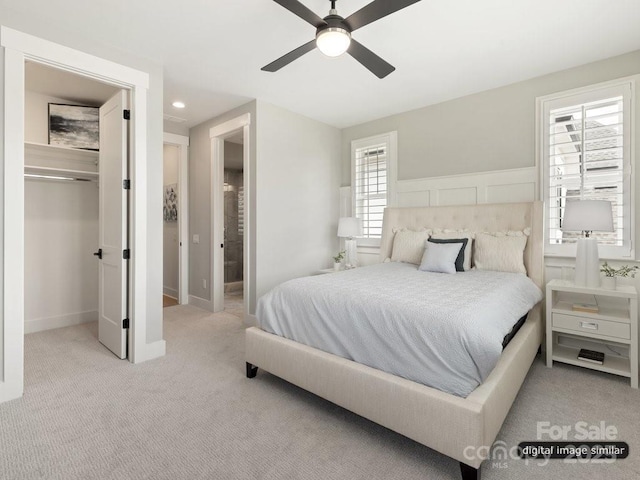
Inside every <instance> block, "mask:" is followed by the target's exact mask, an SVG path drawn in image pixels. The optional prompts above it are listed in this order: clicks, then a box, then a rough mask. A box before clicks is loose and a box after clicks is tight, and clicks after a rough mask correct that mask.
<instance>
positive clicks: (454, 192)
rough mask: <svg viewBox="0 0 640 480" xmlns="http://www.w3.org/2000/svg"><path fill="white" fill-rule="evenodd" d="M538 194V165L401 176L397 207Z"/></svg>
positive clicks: (514, 198)
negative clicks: (437, 174) (418, 176)
mask: <svg viewBox="0 0 640 480" xmlns="http://www.w3.org/2000/svg"><path fill="white" fill-rule="evenodd" d="M537 198H538V174H537V170H536V168H535V167H529V168H517V169H513V170H499V171H495V172H481V173H470V174H464V175H450V176H446V177H432V178H421V179H416V180H400V181H398V184H397V185H396V198H395V202H392V203H393V205H394V206H397V207H427V206H437V205H474V204H478V203H507V202H530V201H533V200H536V199H537Z"/></svg>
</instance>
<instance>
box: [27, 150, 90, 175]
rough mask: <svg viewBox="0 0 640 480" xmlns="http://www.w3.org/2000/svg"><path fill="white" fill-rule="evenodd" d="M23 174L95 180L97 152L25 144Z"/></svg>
mask: <svg viewBox="0 0 640 480" xmlns="http://www.w3.org/2000/svg"><path fill="white" fill-rule="evenodd" d="M24 160H25V161H24V163H25V173H32V174H40V175H55V174H58V175H60V176H69V177H74V178H83V179H88V178H90V179H95V178H97V175H98V152H96V151H93V150H80V149H76V148H67V147H59V146H57V145H44V144H42V143H31V142H25V144H24Z"/></svg>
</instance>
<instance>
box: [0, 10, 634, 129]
mask: <svg viewBox="0 0 640 480" xmlns="http://www.w3.org/2000/svg"><path fill="white" fill-rule="evenodd" d="M302 1H303V3H304V4H305V5H306V6H308V7H309V8H310V9H311V10H313V11H315V12H316V13H318V14H319V15H320V16H322V17H323V16H325V15H326V14H327V13H328V10H329V6H330V4H329V1H328V0H302ZM367 3H369V0H339V1H338V2H337V7H338V12H339V14H341V15H342V16H343V17H347V16H348V15H350V14H351V13H353V12H354V11H356V10H358V9H359V8H361V7H362V6H364V5H366V4H367ZM3 4H4V5H6V6H7V7H9V8H11V9H13V10H16V11H21V12H27V13H29V14H31V15H35V16H39V17H40V19H41V21H42V20H44V19H46V21H47V22H55V24H56V25H59V28H61V29H68V30H70V31H72V32H73V33H74V35H75V36H78V35H79V36H80V37H82V38H84V37H86V38H91V39H92V41H93V42H96V43H102V44H107V45H109V46H111V47H115V48H117V49H121V50H128V51H130V52H132V53H134V54H136V55H138V56H142V57H146V58H150V59H153V60H154V61H156V62H158V63H160V64H162V65H163V66H164V87H165V97H164V103H165V105H164V107H165V114H169V115H175V116H177V117H181V118H184V119H186V120H187V121H186V122H184V123H182V124H181V125H183V126H186V127H190V126H193V125H195V124H198V123H200V122H202V121H204V120H207V119H209V118H211V117H214V116H216V115H219V114H221V113H223V112H226V111H228V110H230V109H231V108H234V107H237V106H239V105H242V104H243V103H246V102H248V101H250V100H252V99H254V98H258V99H261V100H264V101H267V102H270V103H273V104H276V105H279V106H282V107H284V108H287V109H289V110H292V111H294V112H298V113H300V114H303V115H306V116H308V117H311V118H315V119H317V120H320V121H322V122H325V123H328V124H331V125H334V126H337V127H346V126H350V125H354V124H359V123H363V122H366V121H369V120H373V119H376V118H380V117H383V116H387V115H391V114H394V113H399V112H403V111H407V110H411V109H415V108H419V107H422V106H425V105H429V104H434V103H438V102H442V101H444V100H448V99H451V98H456V97H460V96H464V95H468V94H471V93H474V92H479V91H483V90H487V89H490V88H495V87H498V86H502V85H507V84H510V83H513V82H517V81H520V80H525V79H528V78H533V77H536V76H540V75H544V74H546V73H550V72H555V71H558V70H562V69H565V68H570V67H573V66H577V65H581V64H585V63H589V62H592V61H596V60H600V59H603V58H607V57H611V56H614V55H618V54H622V53H626V52H629V51H633V50H637V49H640V28H639V27H638V26H639V25H640V1H639V0H615V1H612V0H562V1H559V0H515V1H514V0H482V1H481V0H456V1H453V0H422V1H421V2H419V3H417V4H415V5H412V6H410V7H407V8H406V9H404V10H401V11H399V12H396V13H395V14H393V15H390V16H388V17H385V18H383V19H381V20H379V21H377V22H375V23H372V24H370V25H367V26H365V27H363V28H362V29H360V30H357V31H356V32H354V34H353V37H354V38H355V39H357V40H358V41H359V42H361V43H363V44H364V45H365V46H366V47H368V48H369V49H371V50H372V51H374V52H375V53H377V54H378V55H380V56H381V57H382V58H384V59H385V60H387V61H388V62H389V63H391V64H392V65H394V66H395V67H396V71H395V72H393V73H392V74H391V75H389V76H388V77H387V78H385V79H383V80H380V79H378V78H377V77H375V76H374V75H372V74H371V73H370V72H369V71H367V70H365V69H364V67H362V66H361V65H360V64H359V63H357V62H356V61H355V60H354V59H353V58H351V57H349V56H343V57H340V58H336V59H329V58H327V57H324V56H323V55H322V54H321V53H320V52H318V51H317V50H314V51H312V52H310V53H308V54H307V55H304V56H303V57H302V58H300V59H298V60H296V61H295V62H294V63H292V64H290V65H288V66H287V67H285V68H283V69H282V70H280V71H279V72H276V73H267V72H262V71H261V70H260V68H261V67H262V66H264V65H266V64H267V63H269V62H271V61H273V60H275V59H276V58H278V57H280V56H282V55H283V54H285V53H287V52H289V51H290V50H292V49H294V48H296V47H298V46H300V45H302V44H303V43H306V42H308V41H309V40H311V39H312V38H313V36H314V33H315V32H314V28H313V27H312V26H310V25H309V24H307V23H306V22H304V21H303V20H302V19H300V18H298V17H296V16H295V15H293V14H292V13H290V12H289V11H287V10H285V9H284V8H282V7H281V6H280V5H278V4H276V3H275V2H273V1H270V0H242V1H239V0H180V1H179V2H178V1H175V0H174V1H169V0H135V1H131V0H92V1H90V2H87V1H86V0H48V1H47V2H43V1H42V0H4V2H3ZM74 47H75V48H78V49H82V44H79V45H74ZM177 99H180V100H182V101H184V102H185V103H186V104H187V108H185V109H183V110H177V109H175V108H173V107H172V106H171V103H172V102H173V101H174V100H177Z"/></svg>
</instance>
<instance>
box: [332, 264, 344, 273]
mask: <svg viewBox="0 0 640 480" xmlns="http://www.w3.org/2000/svg"><path fill="white" fill-rule="evenodd" d="M341 266H342V264H341V263H340V262H334V264H333V269H334V270H335V271H336V272H339V271H340V267H341Z"/></svg>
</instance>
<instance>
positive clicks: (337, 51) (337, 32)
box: [316, 27, 351, 57]
mask: <svg viewBox="0 0 640 480" xmlns="http://www.w3.org/2000/svg"><path fill="white" fill-rule="evenodd" d="M350 44H351V34H350V33H349V32H348V31H347V30H346V29H344V28H340V27H328V28H325V29H323V30H321V31H319V32H318V33H317V35H316V46H317V47H318V50H320V51H321V52H322V53H324V54H325V55H326V56H327V57H339V56H340V55H342V54H343V53H344V52H346V51H347V50H348V48H349V45H350Z"/></svg>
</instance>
